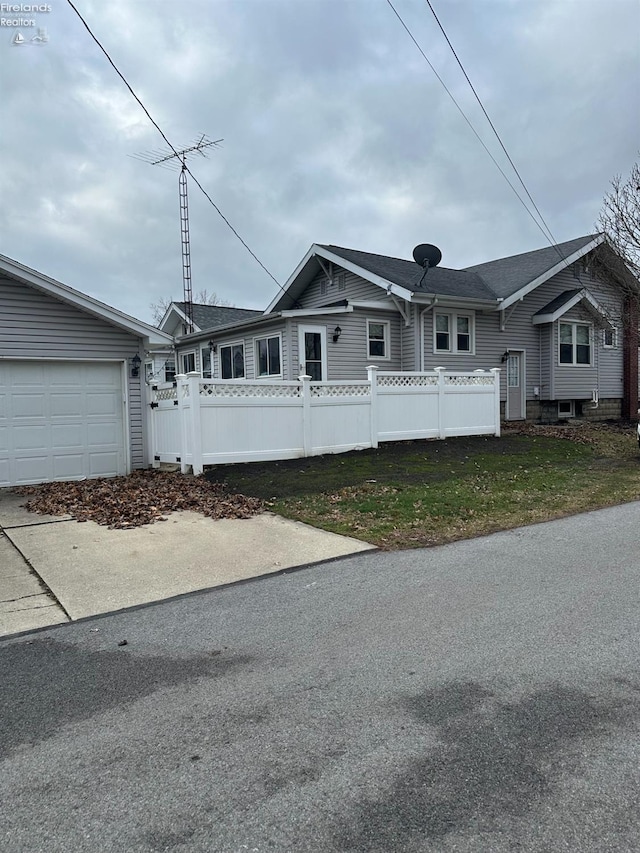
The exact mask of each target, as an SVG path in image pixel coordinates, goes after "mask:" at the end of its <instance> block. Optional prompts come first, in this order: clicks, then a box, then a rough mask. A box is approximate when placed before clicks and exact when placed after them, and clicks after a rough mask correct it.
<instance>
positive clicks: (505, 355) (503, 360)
mask: <svg viewBox="0 0 640 853" xmlns="http://www.w3.org/2000/svg"><path fill="white" fill-rule="evenodd" d="M508 358H509V350H505V351H504V352H503V354H502V359H501V361H502V363H503V364H504V362H505V361H506V360H507V359H508Z"/></svg>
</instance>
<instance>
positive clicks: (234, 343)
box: [218, 338, 247, 381]
mask: <svg viewBox="0 0 640 853" xmlns="http://www.w3.org/2000/svg"><path fill="white" fill-rule="evenodd" d="M227 347H229V348H231V347H242V366H243V372H244V376H232V377H230V378H231V379H246V378H247V355H246V349H245V345H244V339H243V338H239V339H238V340H235V341H225V342H224V343H223V344H218V371H219V374H220V379H223V378H224V377H223V375H222V350H223V349H226V348H227ZM231 371H232V372H233V353H232V357H231ZM225 381H226V380H225Z"/></svg>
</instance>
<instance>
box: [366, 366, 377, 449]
mask: <svg viewBox="0 0 640 853" xmlns="http://www.w3.org/2000/svg"><path fill="white" fill-rule="evenodd" d="M367 376H368V378H369V393H370V395H371V397H370V400H371V402H370V405H369V418H370V423H371V447H377V446H378V366H377V365H376V364H370V365H369V366H368V367H367Z"/></svg>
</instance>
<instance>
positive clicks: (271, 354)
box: [256, 335, 282, 377]
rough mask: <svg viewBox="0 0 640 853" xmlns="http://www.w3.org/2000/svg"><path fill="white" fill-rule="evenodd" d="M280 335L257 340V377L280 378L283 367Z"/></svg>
mask: <svg viewBox="0 0 640 853" xmlns="http://www.w3.org/2000/svg"><path fill="white" fill-rule="evenodd" d="M280 351H281V341H280V335H272V336H270V337H268V338H257V339H256V376H257V377H260V376H280V375H281V374H282V365H281V361H282V359H281V355H280Z"/></svg>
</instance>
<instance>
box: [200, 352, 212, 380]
mask: <svg viewBox="0 0 640 853" xmlns="http://www.w3.org/2000/svg"><path fill="white" fill-rule="evenodd" d="M200 364H201V365H202V378H203V379H212V378H213V371H212V369H211V349H210V347H208V346H207V347H202V349H201V350H200Z"/></svg>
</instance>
